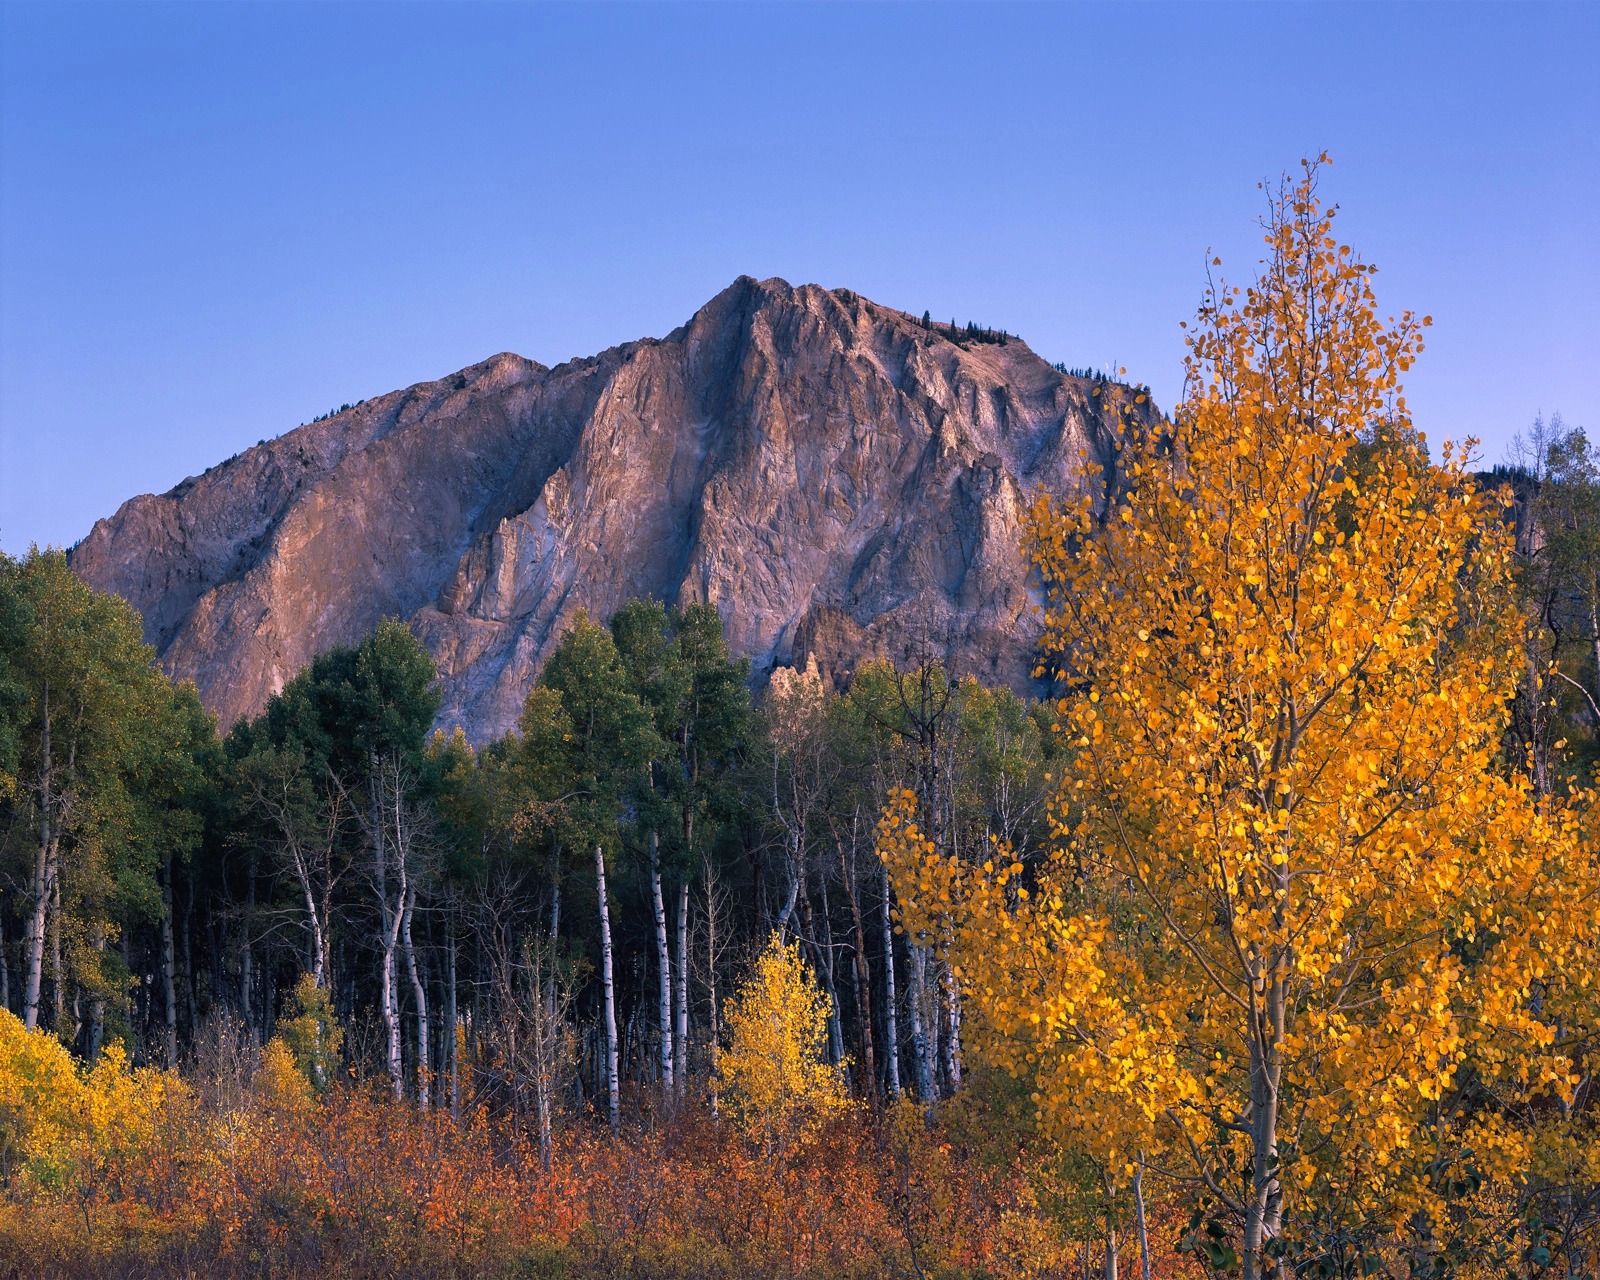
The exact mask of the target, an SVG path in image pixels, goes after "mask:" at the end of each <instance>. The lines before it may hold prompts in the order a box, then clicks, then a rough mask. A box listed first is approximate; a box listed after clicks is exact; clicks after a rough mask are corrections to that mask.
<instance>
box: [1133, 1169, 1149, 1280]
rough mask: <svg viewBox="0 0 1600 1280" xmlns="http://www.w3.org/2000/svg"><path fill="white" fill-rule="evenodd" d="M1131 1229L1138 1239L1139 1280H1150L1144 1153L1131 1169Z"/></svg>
mask: <svg viewBox="0 0 1600 1280" xmlns="http://www.w3.org/2000/svg"><path fill="white" fill-rule="evenodd" d="M1133 1229H1134V1231H1135V1232H1136V1233H1137V1235H1138V1238H1139V1280H1150V1237H1149V1234H1148V1233H1147V1232H1146V1231H1145V1224H1144V1153H1143V1152H1142V1151H1141V1152H1140V1153H1139V1163H1138V1164H1136V1165H1135V1166H1134V1168H1133Z"/></svg>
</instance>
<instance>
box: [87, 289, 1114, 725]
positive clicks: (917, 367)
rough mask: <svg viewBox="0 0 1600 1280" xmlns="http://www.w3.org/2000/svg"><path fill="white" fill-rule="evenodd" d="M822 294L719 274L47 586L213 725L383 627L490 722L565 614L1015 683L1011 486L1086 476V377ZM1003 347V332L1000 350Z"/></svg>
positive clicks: (180, 492) (253, 708) (788, 661)
mask: <svg viewBox="0 0 1600 1280" xmlns="http://www.w3.org/2000/svg"><path fill="white" fill-rule="evenodd" d="M954 337H955V338H956V339H957V340H954V341H953V340H952V334H951V333H950V332H949V331H947V330H942V329H939V328H932V329H929V328H924V327H923V326H922V324H921V322H920V321H919V320H917V319H915V318H914V317H912V316H910V315H908V314H906V313H903V312H900V311H896V310H893V309H891V308H888V307H884V306H880V305H878V304H877V303H874V302H870V301H868V300H867V299H865V298H862V297H860V296H859V295H858V294H855V293H852V292H851V291H849V290H845V289H836V290H828V289H823V288H821V287H820V286H817V285H801V286H792V285H790V284H788V283H787V282H785V281H783V280H777V279H772V280H760V281H758V280H755V279H752V278H751V277H749V276H741V277H739V279H737V280H735V281H734V282H733V283H732V284H731V285H729V286H728V287H727V288H726V289H724V290H723V291H722V292H721V293H719V294H717V295H716V297H714V298H712V299H711V300H710V301H709V302H707V303H706V304H705V305H704V306H703V307H701V308H700V309H699V310H698V311H697V312H695V314H694V315H693V316H691V317H690V318H689V320H688V321H687V322H686V323H685V324H683V325H681V326H680V327H679V328H677V329H674V330H673V331H672V332H671V333H669V334H668V335H667V336H666V337H664V338H659V339H655V338H646V339H641V340H640V341H637V342H629V343H624V344H623V345H621V346H618V347H613V348H611V349H610V350H608V351H604V352H601V353H600V354H599V355H596V356H592V357H588V358H584V359H579V360H572V361H568V362H567V363H565V364H561V365H557V366H555V367H554V368H546V367H545V366H544V365H541V364H538V363H537V362H535V361H532V360H527V359H524V358H523V357H521V356H518V355H514V354H512V353H510V352H502V353H501V354H499V355H495V356H491V357H490V358H489V359H487V360H484V361H481V362H479V363H478V364H474V365H471V366H469V367H467V368H465V369H462V370H461V371H459V372H457V373H455V374H451V375H449V376H448V377H445V378H441V379H439V380H437V381H434V382H422V383H418V384H416V385H415V386H411V387H408V388H406V389H405V390H403V391H395V392H391V393H389V394H388V395H384V396H379V397H377V398H375V399H372V400H368V401H366V402H364V403H362V404H359V405H356V406H354V407H352V408H349V409H346V410H344V411H342V412H340V413H337V414H334V415H332V416H330V417H328V418H326V419H324V420H321V421H318V422H314V423H309V424H306V425H304V426H301V427H298V428H296V429H295V430H293V431H289V432H287V433H285V434H284V435H282V436H279V437H277V438H276V439H273V440H270V441H267V442H265V443H263V444H261V445H258V446H257V447H255V448H253V449H250V450H247V451H246V452H244V453H242V454H240V455H238V456H237V457H234V458H230V459H229V460H228V461H226V462H224V463H222V464H220V465H218V466H216V467H213V468H211V469H210V470H209V471H207V472H206V473H205V474H204V475H201V476H196V477H191V478H190V479H188V480H185V481H183V483H181V484H179V485H177V486H176V487H175V488H173V489H172V490H170V491H169V492H167V493H165V494H162V495H160V496H152V495H146V496H143V497H138V498H134V499H132V500H130V501H129V502H127V503H125V504H124V505H123V506H122V507H121V508H120V509H119V510H118V511H117V512H116V513H115V514H114V515H112V516H110V517H108V518H107V519H104V520H101V521H99V522H98V523H97V524H96V525H95V527H94V530H93V532H91V533H90V535H89V536H88V537H87V538H86V539H85V540H84V541H83V542H82V543H81V544H79V546H78V547H77V548H75V549H74V551H73V552H72V555H71V563H72V566H73V568H74V569H75V570H76V571H77V572H78V574H79V575H80V576H81V577H83V579H84V580H85V581H87V582H88V583H90V584H91V585H93V586H95V587H98V588H101V589H106V590H112V591H116V592H118V593H119V594H121V595H123V596H125V597H126V598H127V599H128V600H129V601H131V602H132V603H133V604H134V605H135V607H137V608H138V609H139V610H140V611H141V612H142V614H143V615H144V620H145V634H146V638H147V639H148V640H149V641H150V643H152V644H153V645H155V647H156V648H157V650H158V652H159V653H160V655H161V661H162V663H163V664H164V665H165V666H166V668H167V669H168V670H169V671H170V672H171V673H172V674H173V675H175V676H178V677H182V678H189V679H192V680H194V681H195V683H196V685H197V686H198V688H199V690H200V693H201V696H202V698H203V699H204V700H205V701H206V703H207V705H209V706H210V707H212V708H213V710H215V712H216V713H217V715H218V717H219V718H220V719H221V721H222V722H223V724H224V725H227V724H229V723H231V722H232V721H233V720H235V719H237V718H238V717H240V716H246V715H251V714H254V713H255V712H257V711H258V710H260V708H261V707H262V706H263V705H264V704H265V702H266V700H267V698H269V697H270V696H271V695H272V694H273V693H274V692H276V691H277V690H278V689H280V688H281V687H282V686H283V684H284V682H285V681H287V680H288V679H289V678H290V677H291V676H292V675H293V674H294V673H295V672H296V671H297V670H298V669H299V668H300V667H301V666H302V665H303V664H304V663H306V662H307V661H309V660H310V659H311V658H312V657H313V656H314V655H315V654H316V653H318V652H319V651H321V650H323V649H326V648H328V647H331V646H333V645H337V644H348V643H352V642H354V641H356V640H358V639H359V638H360V637H361V636H362V635H364V634H365V633H366V632H367V631H369V630H370V629H371V628H372V627H373V626H374V625H376V623H377V622H378V621H379V620H380V619H381V618H383V617H385V616H391V615H394V616H399V617H402V618H405V619H407V620H408V621H409V623H410V625H411V627H412V629H413V630H414V631H415V633H416V634H417V635H418V636H419V638H420V639H421V640H422V641H423V643H424V644H426V645H427V647H428V648H429V650H430V651H431V652H432V653H433V655H434V657H435V659H436V661H437V663H438V666H439V671H440V675H441V680H442V685H443V695H444V696H443V705H442V709H441V711H440V722H441V724H442V725H444V726H446V727H448V726H453V725H457V724H459V725H461V726H462V727H463V728H465V729H466V731H467V733H468V735H469V736H470V737H471V738H473V739H474V740H477V741H483V740H486V739H488V738H491V737H493V736H496V735H498V734H501V733H503V732H505V731H506V730H507V729H509V728H510V727H511V726H512V725H513V724H514V723H515V720H516V716H517V713H518V711H519V709H520V708H521V705H522V701H523V698H524V696H525V694H526V690H527V687H528V684H529V683H530V681H531V680H532V679H533V677H534V676H535V674H536V673H537V672H538V670H539V668H540V666H541V664H542V663H543V661H544V659H545V658H546V656H547V655H548V654H549V653H550V652H551V650H552V649H553V647H554V646H555V644H556V643H557V642H558V640H559V638H560V635H561V633H562V631H563V630H564V629H565V627H566V626H567V625H568V624H569V623H570V621H571V619H572V618H573V617H574V615H575V614H576V613H577V611H578V610H579V609H587V610H588V612H589V613H590V614H591V615H593V616H595V617H602V618H603V617H607V616H609V615H610V614H611V613H612V612H613V611H615V609H616V608H617V607H618V606H620V605H621V604H622V603H623V602H624V601H626V600H628V599H629V598H631V597H634V596H646V595H648V596H654V597H656V598H658V599H661V600H664V601H666V602H667V603H668V604H682V603H686V602H688V601H690V600H704V601H710V602H712V603H714V604H715V605H716V606H717V608H718V609H719V610H720V611H721V613H722V615H723V619H724V622H725V626H726V630H727V635H728V638H729V642H730V645H731V646H732V648H733V650H734V651H735V652H736V653H738V654H741V655H744V656H748V657H749V658H750V659H751V661H752V664H753V667H754V669H755V670H756V672H757V673H758V676H759V675H761V674H764V673H765V672H768V671H770V670H771V669H772V668H773V667H774V666H777V665H800V666H803V665H804V664H805V663H806V662H807V660H808V659H815V661H816V663H817V664H818V668H819V670H820V671H822V672H823V673H824V675H825V676H827V677H829V678H831V679H834V680H836V681H837V680H840V679H843V678H844V677H845V676H847V674H848V672H849V671H850V670H851V669H852V668H853V666H854V665H855V664H856V663H857V662H859V661H860V660H861V659H862V658H864V657H867V656H871V655H880V656H890V657H894V656H901V655H903V654H904V652H906V651H907V649H908V647H916V648H918V649H922V650H925V649H928V648H931V649H932V650H933V651H934V652H937V653H939V654H941V655H942V656H943V657H944V658H945V659H946V660H947V661H948V662H949V664H950V665H951V666H952V667H953V668H955V669H957V670H959V671H962V672H971V673H973V674H976V675H978V676H980V677H982V678H983V679H985V680H989V681H1003V682H1006V683H1009V684H1012V685H1013V686H1016V687H1018V688H1024V687H1027V686H1028V684H1029V680H1030V668H1031V665H1032V661H1031V651H1032V644H1033V640H1034V638H1035V636H1036V634H1037V622H1036V621H1035V620H1034V619H1033V618H1032V617H1031V616H1030V611H1029V603H1030V597H1029V588H1028V570H1027V565H1026V563H1025V561H1024V559H1023V557H1022V554H1021V551H1020V547H1019V541H1020V536H1021V516H1022V512H1023V510H1024V508H1025V505H1026V503H1027V501H1028V495H1029V494H1030V493H1032V492H1033V491H1035V490H1038V489H1041V488H1042V489H1045V490H1048V491H1052V492H1061V491H1065V490H1068V489H1071V488H1073V487H1074V486H1076V485H1077V484H1078V483H1079V477H1080V475H1081V457H1082V456H1083V455H1085V454H1087V455H1088V456H1090V457H1094V458H1097V459H1101V460H1104V457H1105V452H1106V445H1107V435H1106V432H1107V430H1108V421H1107V419H1106V418H1105V416H1104V415H1103V414H1102V413H1101V411H1100V410H1099V408H1098V406H1097V402H1096V401H1095V398H1094V396H1093V395H1092V394H1091V391H1092V386H1091V384H1089V383H1087V382H1085V381H1084V380H1082V379H1079V378H1075V377H1071V376H1069V375H1067V374H1064V373H1061V372H1059V371H1058V370H1056V369H1055V368H1053V367H1052V366H1051V365H1050V364H1048V363H1047V362H1046V361H1044V360H1042V359H1041V358H1039V357H1038V356H1037V355H1035V354H1034V352H1033V351H1031V350H1030V349H1029V348H1028V346H1027V344H1026V343H1024V342H1023V341H1021V340H1020V339H1017V338H1014V337H1009V336H1007V338H1006V340H1005V341H1004V342H1001V341H999V340H988V338H989V335H976V336H975V337H971V338H968V337H967V335H964V334H962V333H960V332H957V333H956V334H955V335H954ZM997 337H998V336H997V335H996V339H997Z"/></svg>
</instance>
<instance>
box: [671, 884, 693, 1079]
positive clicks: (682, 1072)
mask: <svg viewBox="0 0 1600 1280" xmlns="http://www.w3.org/2000/svg"><path fill="white" fill-rule="evenodd" d="M673 986H674V987H675V992H674V996H673V1001H674V1011H675V1025H674V1027H673V1035H672V1051H673V1053H674V1054H676V1055H677V1057H676V1061H675V1070H676V1077H677V1081H678V1094H679V1096H682V1095H683V1094H684V1093H685V1092H686V1091H687V1090H688V1088H689V882H688V880H685V881H684V882H683V883H682V884H680V885H679V886H678V969H677V972H676V973H675V974H674V975H673Z"/></svg>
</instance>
